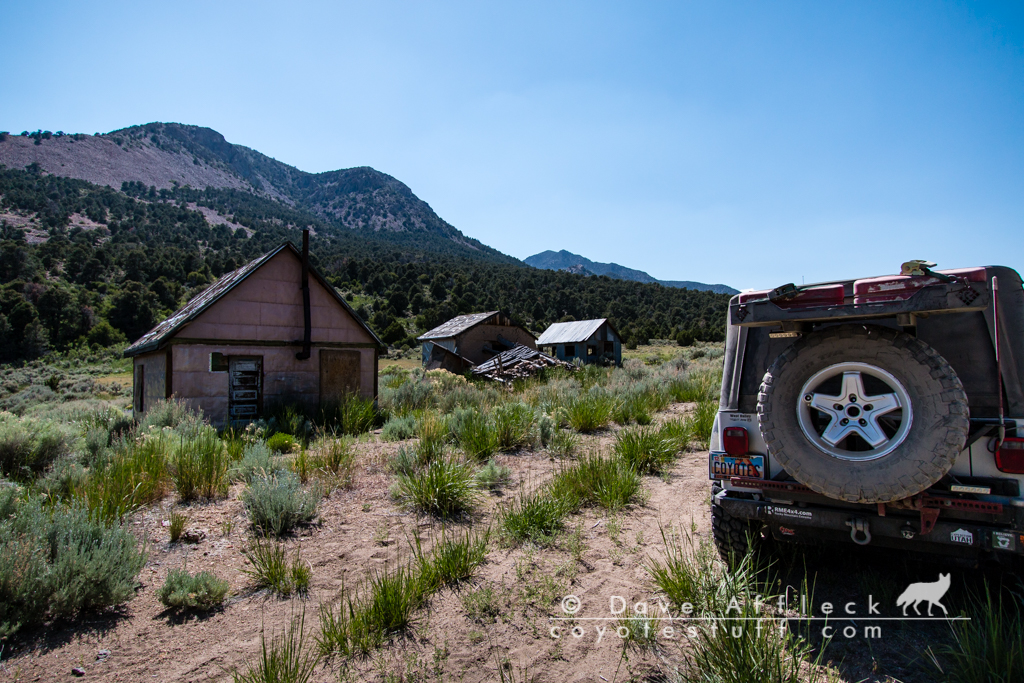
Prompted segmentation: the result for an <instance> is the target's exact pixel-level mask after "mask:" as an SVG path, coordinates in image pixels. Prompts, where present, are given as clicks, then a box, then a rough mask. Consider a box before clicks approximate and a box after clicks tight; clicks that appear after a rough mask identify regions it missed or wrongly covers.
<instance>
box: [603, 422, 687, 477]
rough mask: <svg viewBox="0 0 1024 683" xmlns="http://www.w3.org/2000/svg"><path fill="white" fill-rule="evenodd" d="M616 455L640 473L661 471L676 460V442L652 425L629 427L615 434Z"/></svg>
mask: <svg viewBox="0 0 1024 683" xmlns="http://www.w3.org/2000/svg"><path fill="white" fill-rule="evenodd" d="M613 452H614V453H615V457H616V458H618V459H619V460H621V461H622V462H623V463H625V464H626V465H627V466H629V467H630V468H632V469H633V471H635V472H638V473H640V474H655V473H658V472H661V471H662V470H664V469H665V468H666V467H668V466H669V465H670V464H672V461H673V460H675V457H676V453H677V452H678V448H676V443H675V442H674V441H672V440H670V439H668V438H666V436H665V434H664V433H663V432H662V431H661V430H659V429H654V428H651V427H629V428H626V429H623V430H621V431H620V432H619V433H618V434H617V435H616V436H615V446H614V449H613Z"/></svg>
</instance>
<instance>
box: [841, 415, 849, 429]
mask: <svg viewBox="0 0 1024 683" xmlns="http://www.w3.org/2000/svg"><path fill="white" fill-rule="evenodd" d="M839 424H841V425H843V426H844V427H845V426H846V425H848V424H850V421H849V420H847V419H846V418H845V417H844V418H843V419H842V420H840V421H839Z"/></svg>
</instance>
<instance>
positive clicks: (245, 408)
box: [228, 356, 263, 428]
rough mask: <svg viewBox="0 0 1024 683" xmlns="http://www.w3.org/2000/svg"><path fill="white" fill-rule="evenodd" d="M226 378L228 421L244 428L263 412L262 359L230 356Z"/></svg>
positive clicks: (233, 425)
mask: <svg viewBox="0 0 1024 683" xmlns="http://www.w3.org/2000/svg"><path fill="white" fill-rule="evenodd" d="M228 377H229V386H228V421H229V423H230V426H231V427H233V428H234V427H245V425H247V424H248V423H250V422H252V421H253V420H257V419H259V417H260V413H261V412H262V410H263V357H262V356H231V358H230V361H229V363H228Z"/></svg>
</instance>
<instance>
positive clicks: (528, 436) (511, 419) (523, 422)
mask: <svg viewBox="0 0 1024 683" xmlns="http://www.w3.org/2000/svg"><path fill="white" fill-rule="evenodd" d="M536 422H537V415H536V413H534V412H533V408H531V407H530V406H528V405H526V404H525V403H519V402H517V403H506V404H504V405H500V406H498V407H497V408H495V409H494V431H495V434H496V438H497V446H498V449H499V450H501V451H506V452H507V451H514V450H518V449H520V448H524V447H526V446H528V445H529V444H531V443H532V442H533V439H534V434H533V432H534V426H535V424H536Z"/></svg>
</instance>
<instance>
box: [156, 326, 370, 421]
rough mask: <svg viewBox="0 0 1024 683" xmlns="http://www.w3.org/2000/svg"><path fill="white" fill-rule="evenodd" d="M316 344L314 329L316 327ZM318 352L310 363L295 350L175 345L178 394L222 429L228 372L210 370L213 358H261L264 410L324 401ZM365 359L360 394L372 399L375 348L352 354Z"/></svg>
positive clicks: (226, 410)
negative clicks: (299, 356)
mask: <svg viewBox="0 0 1024 683" xmlns="http://www.w3.org/2000/svg"><path fill="white" fill-rule="evenodd" d="M313 331H314V334H313V338H314V339H316V327H315V325H314V328H313ZM320 348H323V347H318V346H317V345H316V344H315V343H314V344H313V348H312V354H311V355H310V358H309V359H308V360H298V359H296V358H295V352H296V351H297V350H298V348H297V347H294V346H258V345H253V346H243V345H239V346H236V345H217V344H173V345H172V346H171V350H172V354H173V359H174V360H173V367H174V374H173V378H174V379H173V381H174V395H175V396H176V397H178V398H182V399H185V400H186V401H188V402H189V403H190V404H191V405H192V406H193V407H194V408H201V409H202V411H203V414H204V415H206V416H207V417H208V418H209V419H210V422H212V423H213V424H215V425H217V426H218V427H223V426H225V425H226V423H227V415H228V373H227V372H226V371H225V372H211V371H210V354H212V353H221V354H223V355H225V356H259V357H262V358H263V406H264V409H267V408H270V407H272V406H273V405H275V404H276V403H298V402H302V403H306V404H308V405H310V406H316V405H317V404H318V402H319V400H320ZM352 350H353V351H358V352H359V353H360V354H361V356H362V359H361V363H360V375H359V385H360V386H359V395H360V396H362V397H364V398H373V397H374V395H375V390H376V385H375V380H376V376H377V363H376V354H375V351H374V349H372V348H362V349H352Z"/></svg>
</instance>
